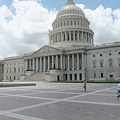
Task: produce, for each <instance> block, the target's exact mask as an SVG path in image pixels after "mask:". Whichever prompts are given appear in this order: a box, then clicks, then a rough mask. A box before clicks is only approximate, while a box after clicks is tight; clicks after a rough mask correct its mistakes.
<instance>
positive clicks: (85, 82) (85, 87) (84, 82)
mask: <svg viewBox="0 0 120 120" xmlns="http://www.w3.org/2000/svg"><path fill="white" fill-rule="evenodd" d="M86 83H87V82H86V80H84V89H85V91H86Z"/></svg>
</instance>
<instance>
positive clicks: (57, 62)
mask: <svg viewBox="0 0 120 120" xmlns="http://www.w3.org/2000/svg"><path fill="white" fill-rule="evenodd" d="M56 68H57V69H58V55H56Z"/></svg>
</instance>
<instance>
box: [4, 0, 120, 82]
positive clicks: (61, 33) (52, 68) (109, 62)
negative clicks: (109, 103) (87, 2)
mask: <svg viewBox="0 0 120 120" xmlns="http://www.w3.org/2000/svg"><path fill="white" fill-rule="evenodd" d="M89 25H90V22H89V21H88V19H87V18H86V17H85V14H84V12H83V11H82V10H81V9H80V8H79V7H77V6H76V5H75V4H74V2H73V0H67V3H66V5H65V6H64V7H63V8H61V9H60V11H59V12H58V14H57V16H56V19H55V20H54V22H53V24H52V26H53V30H51V31H50V32H49V41H50V44H49V45H45V46H43V47H42V48H40V49H39V50H37V51H35V52H33V53H29V54H24V55H23V56H18V57H11V58H6V59H4V73H3V74H4V79H5V80H47V81H63V80H64V81H74V80H77V81H79V80H85V79H86V80H110V79H113V80H118V79H119V78H120V42H115V43H110V44H103V45H94V41H93V35H94V33H93V31H92V30H91V29H90V28H89Z"/></svg>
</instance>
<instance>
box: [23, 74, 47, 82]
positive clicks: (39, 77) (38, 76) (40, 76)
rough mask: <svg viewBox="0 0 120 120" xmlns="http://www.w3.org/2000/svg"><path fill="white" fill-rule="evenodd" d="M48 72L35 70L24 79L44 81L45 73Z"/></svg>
mask: <svg viewBox="0 0 120 120" xmlns="http://www.w3.org/2000/svg"><path fill="white" fill-rule="evenodd" d="M47 73H48V72H36V73H34V74H33V75H32V76H29V77H27V78H26V79H25V81H45V74H47Z"/></svg>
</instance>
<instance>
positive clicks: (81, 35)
mask: <svg viewBox="0 0 120 120" xmlns="http://www.w3.org/2000/svg"><path fill="white" fill-rule="evenodd" d="M81 41H84V40H83V32H81Z"/></svg>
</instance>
